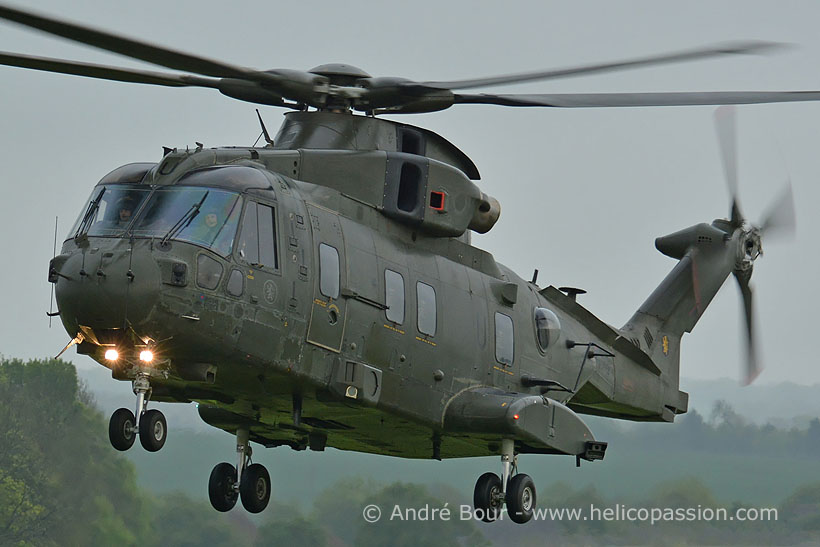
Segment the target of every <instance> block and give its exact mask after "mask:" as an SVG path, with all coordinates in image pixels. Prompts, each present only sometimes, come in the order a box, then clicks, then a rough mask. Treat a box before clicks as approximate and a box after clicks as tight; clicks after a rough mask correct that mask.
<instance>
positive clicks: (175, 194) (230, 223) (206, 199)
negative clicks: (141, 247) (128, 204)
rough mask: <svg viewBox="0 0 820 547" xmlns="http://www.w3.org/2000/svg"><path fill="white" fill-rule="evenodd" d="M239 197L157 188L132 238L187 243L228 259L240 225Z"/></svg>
mask: <svg viewBox="0 0 820 547" xmlns="http://www.w3.org/2000/svg"><path fill="white" fill-rule="evenodd" d="M241 210H242V203H241V199H240V197H239V195H238V194H237V193H235V192H228V191H225V190H219V189H216V188H203V187H192V186H167V187H162V188H158V189H157V190H156V191H155V192H154V194H153V195H152V196H151V199H150V200H149V201H148V203H147V204H146V205H145V208H144V209H143V211H142V212H141V213H140V215H139V218H137V220H136V223H135V224H134V227H133V228H132V230H131V232H132V234H133V235H134V236H135V237H156V238H158V239H163V238H165V237H168V238H169V239H175V240H178V241H187V242H189V243H194V244H196V245H201V246H203V247H207V248H209V249H211V250H213V251H214V252H216V253H218V254H220V255H222V256H228V255H229V254H231V251H232V249H233V240H234V236H235V235H236V229H237V226H238V225H239V214H240V212H241Z"/></svg>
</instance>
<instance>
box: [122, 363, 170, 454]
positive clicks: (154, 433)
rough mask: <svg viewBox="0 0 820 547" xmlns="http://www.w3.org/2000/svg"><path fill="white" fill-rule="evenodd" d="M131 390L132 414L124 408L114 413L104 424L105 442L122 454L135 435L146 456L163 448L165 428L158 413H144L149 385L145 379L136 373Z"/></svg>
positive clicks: (142, 375) (142, 374)
mask: <svg viewBox="0 0 820 547" xmlns="http://www.w3.org/2000/svg"><path fill="white" fill-rule="evenodd" d="M132 387H133V389H134V395H136V396H137V408H136V414H135V413H133V412H131V411H130V410H128V409H127V408H120V409H117V410H115V411H114V414H112V415H111V419H110V420H109V422H108V438H109V440H110V441H111V445H112V446H113V447H114V448H116V449H117V450H120V451H125V450H128V449H129V448H131V446H133V444H134V440H135V439H136V438H137V435H139V438H140V444H142V447H143V448H144V449H145V450H147V451H149V452H156V451H157V450H159V449H160V448H162V447H163V446H164V445H165V439H166V437H167V436H168V424H167V423H166V421H165V416H164V415H163V414H162V412H160V411H159V410H156V409H151V410H148V409H147V406H148V401H149V399H150V398H151V383H150V382H149V381H148V375H147V374H144V373H139V374H138V375H137V377H136V378H134V381H133V382H132ZM135 416H136V417H135ZM137 417H138V418H139V419H137Z"/></svg>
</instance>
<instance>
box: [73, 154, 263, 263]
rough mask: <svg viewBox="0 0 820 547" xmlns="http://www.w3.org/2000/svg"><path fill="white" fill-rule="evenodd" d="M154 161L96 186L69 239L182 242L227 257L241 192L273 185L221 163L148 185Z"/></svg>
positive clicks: (260, 175)
mask: <svg viewBox="0 0 820 547" xmlns="http://www.w3.org/2000/svg"><path fill="white" fill-rule="evenodd" d="M154 165H155V164H151V163H139V164H129V165H126V166H123V167H120V168H119V169H116V170H114V171H112V172H111V173H109V174H108V175H106V176H105V177H104V178H103V180H101V181H100V183H99V184H98V185H97V186H96V187H95V188H94V191H93V192H92V194H91V197H90V198H89V199H88V201H87V202H86V204H85V207H83V209H82V213H81V214H80V216H79V218H78V219H77V221H76V222H75V223H74V226H72V228H71V230H70V231H69V233H68V236H67V239H79V238H81V237H83V236H94V237H118V238H121V237H133V238H150V239H157V240H160V241H169V240H176V241H184V242H188V243H193V244H195V245H198V246H201V247H204V248H207V249H210V250H211V251H213V252H215V253H217V254H219V255H221V256H223V257H228V256H229V255H231V253H232V252H233V245H234V239H235V236H236V232H237V229H238V227H239V219H240V215H241V211H242V201H243V200H242V197H241V195H240V193H241V192H242V191H243V190H246V189H249V188H255V189H270V188H271V183H270V181H269V180H268V178H267V176H266V175H265V174H264V173H263V172H261V171H259V170H258V169H254V168H252V167H246V166H221V167H210V168H205V169H200V170H196V171H192V172H190V173H187V174H186V175H184V176H183V177H182V178H181V179H180V180H179V181H177V183H176V184H173V185H151V184H146V182H145V179H146V178H148V177H150V171H151V169H152V168H153V167H154Z"/></svg>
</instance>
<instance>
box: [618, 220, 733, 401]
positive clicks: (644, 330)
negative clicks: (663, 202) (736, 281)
mask: <svg viewBox="0 0 820 547" xmlns="http://www.w3.org/2000/svg"><path fill="white" fill-rule="evenodd" d="M747 238H748V234H747V233H746V232H744V231H743V230H742V229H735V228H734V227H733V226H732V224H731V222H729V221H725V220H716V221H714V222H713V223H712V224H698V225H695V226H692V227H690V228H687V229H685V230H681V231H679V232H676V233H674V234H670V235H668V236H664V237H660V238H658V239H656V240H655V246H656V247H657V248H658V250H659V251H661V252H662V253H663V254H665V255H667V256H670V257H672V258H676V259H678V263H677V264H676V265H675V267H674V268H673V269H672V271H671V272H670V273H669V274H668V275H667V276H666V277H665V278H664V280H663V281H662V282H661V284H660V285H658V287H657V288H656V289H655V290H654V291H653V292H652V294H651V295H649V298H647V299H646V301H645V302H644V303H643V304H642V305H641V306H640V307H639V308H638V310H637V311H636V312H635V314H634V315H633V316H632V318H630V319H629V321H628V322H627V323H626V324H625V325H624V326H623V327H622V329H621V331H622V332H623V333H624V335H625V336H627V337H629V338H630V339H632V341H633V342H634V343H636V344H637V345H638V346H639V347H641V348H645V351H646V353H647V354H649V356H650V357H651V358H652V360H653V361H654V362H655V364H656V365H657V366H658V368H660V369H661V371H662V379H663V384H664V385H665V387H666V389H667V392H668V396H667V397H665V399H668V400H670V401H675V400H677V399H678V398H679V395H678V386H679V380H680V340H681V337H682V336H683V334H684V333H685V332H691V331H692V329H693V328H694V327H695V325H696V324H697V322H698V320H699V319H700V317H701V315H703V312H704V311H705V309H706V307H707V306H708V305H709V304H710V303H711V301H712V299H713V298H714V297H715V295H716V294H717V292H718V290H720V287H721V286H722V285H723V283H724V282H725V281H726V278H727V277H729V275H730V274H731V273H732V272H733V271H735V270H736V269H737V267H738V257H739V256H741V257H742V256H743V254H742V250H743V246H744V244H745V241H746V239H747ZM739 253H740V254H739ZM669 406H671V407H674V408H677V409H679V410H680V411H685V407H684V408H683V409H680V408H679V407H678V406H676V405H675V404H670V405H669Z"/></svg>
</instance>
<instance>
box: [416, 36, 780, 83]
mask: <svg viewBox="0 0 820 547" xmlns="http://www.w3.org/2000/svg"><path fill="white" fill-rule="evenodd" d="M779 47H784V44H778V43H775V42H755V41H750V42H730V43H725V44H716V45H714V46H709V47H704V48H698V49H691V50H685V51H680V52H676V53H666V54H663V55H655V56H651V57H639V58H637V59H625V60H622V61H613V62H610V63H598V64H593V65H583V66H576V67H568V68H560V69H553V70H542V71H537V72H524V73H520V74H508V75H504V76H490V77H487V78H474V79H469V80H452V81H445V82H408V83H407V84H405V85H408V86H411V87H412V86H423V87H428V88H435V89H474V88H476V87H488V86H495V85H509V84H517V83H523V82H535V81H542V80H551V79H556V78H566V77H569V76H584V75H588V74H596V73H603V72H613V71H618V70H624V69H628V68H638V67H645V66H651V65H660V64H670V63H679V62H683V61H694V60H696V59H705V58H708V57H716V56H720V55H736V54H751V53H763V52H766V51H772V50H774V49H776V48H779Z"/></svg>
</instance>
